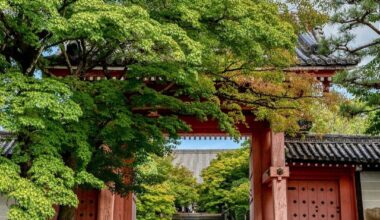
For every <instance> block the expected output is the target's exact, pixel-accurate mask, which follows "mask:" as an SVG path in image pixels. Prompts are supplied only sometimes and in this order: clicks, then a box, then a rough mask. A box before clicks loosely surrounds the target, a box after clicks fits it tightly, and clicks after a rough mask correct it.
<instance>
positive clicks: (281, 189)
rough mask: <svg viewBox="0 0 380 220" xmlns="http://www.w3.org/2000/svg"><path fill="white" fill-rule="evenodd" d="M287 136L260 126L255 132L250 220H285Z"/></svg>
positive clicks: (253, 138)
mask: <svg viewBox="0 0 380 220" xmlns="http://www.w3.org/2000/svg"><path fill="white" fill-rule="evenodd" d="M284 140H285V138H284V134H283V133H274V132H272V131H271V130H270V128H269V126H264V125H263V126H260V127H256V129H254V132H253V133H252V146H251V147H252V150H251V183H252V187H253V190H252V191H253V195H252V196H253V200H252V203H251V217H250V218H251V220H286V219H287V199H286V193H287V189H286V178H287V177H288V176H289V168H288V167H285V144H284Z"/></svg>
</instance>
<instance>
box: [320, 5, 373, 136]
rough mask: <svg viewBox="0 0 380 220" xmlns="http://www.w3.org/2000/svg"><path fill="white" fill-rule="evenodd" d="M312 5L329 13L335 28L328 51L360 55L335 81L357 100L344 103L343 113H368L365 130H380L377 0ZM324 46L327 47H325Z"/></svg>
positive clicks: (371, 131)
mask: <svg viewBox="0 0 380 220" xmlns="http://www.w3.org/2000/svg"><path fill="white" fill-rule="evenodd" d="M313 3H314V6H315V7H314V8H315V9H317V10H319V11H323V12H324V13H325V14H326V15H329V21H330V22H331V23H332V24H334V25H335V26H336V27H338V32H339V33H337V34H336V35H334V36H333V37H331V38H330V39H327V44H326V45H327V46H328V47H327V50H326V51H327V52H330V53H338V54H343V55H346V56H357V57H360V58H362V61H363V62H362V63H361V65H359V66H358V67H357V68H354V69H352V70H347V71H343V72H341V73H340V74H338V75H337V76H336V77H335V82H336V83H338V84H340V85H341V86H343V87H344V88H346V89H347V91H348V92H349V93H351V94H353V95H354V96H355V97H356V98H357V99H358V102H356V103H351V104H346V105H343V108H342V111H343V112H344V113H345V114H346V115H358V114H359V115H360V114H367V115H368V116H369V117H370V118H371V120H370V126H369V128H368V130H367V133H370V134H379V133H380V120H379V119H380V74H379V71H380V55H379V54H380V53H379V52H380V28H379V25H378V23H379V22H380V14H379V7H380V3H379V1H376V0H365V1H349V0H343V1H340V0H339V1H337V0H316V1H313ZM363 32H366V33H368V36H370V37H369V39H368V40H363V41H360V40H359V39H358V33H363ZM325 49H326V48H325Z"/></svg>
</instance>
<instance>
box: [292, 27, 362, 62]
mask: <svg viewBox="0 0 380 220" xmlns="http://www.w3.org/2000/svg"><path fill="white" fill-rule="evenodd" d="M323 39H324V35H323V31H322V29H321V28H315V29H314V30H312V31H310V32H306V33H302V34H300V35H299V36H298V43H297V48H296V54H297V58H298V65H299V66H353V65H357V64H358V63H359V58H358V57H354V56H345V57H343V56H339V57H337V56H335V55H334V54H329V55H323V54H321V53H320V51H319V49H320V44H321V41H322V40H323Z"/></svg>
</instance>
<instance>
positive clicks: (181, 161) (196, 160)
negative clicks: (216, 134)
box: [173, 149, 229, 183]
mask: <svg viewBox="0 0 380 220" xmlns="http://www.w3.org/2000/svg"><path fill="white" fill-rule="evenodd" d="M225 151H229V150H227V149H226V150H224V149H221V150H174V151H173V155H174V160H173V164H174V165H180V166H184V167H186V168H187V169H189V170H190V171H191V172H193V174H194V177H196V178H197V182H198V183H202V177H201V172H202V170H203V169H204V168H207V167H208V166H210V163H211V161H212V160H213V159H215V158H216V156H217V155H218V153H220V152H225Z"/></svg>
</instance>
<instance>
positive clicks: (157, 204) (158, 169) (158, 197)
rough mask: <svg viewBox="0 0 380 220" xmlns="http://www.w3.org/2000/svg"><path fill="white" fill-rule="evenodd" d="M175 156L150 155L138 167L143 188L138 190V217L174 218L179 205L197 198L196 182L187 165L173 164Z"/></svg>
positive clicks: (184, 204)
mask: <svg viewBox="0 0 380 220" xmlns="http://www.w3.org/2000/svg"><path fill="white" fill-rule="evenodd" d="M172 160H173V158H172V157H171V156H167V157H163V158H160V157H157V156H152V157H150V160H149V162H147V163H145V164H144V165H141V166H139V167H138V169H137V172H138V175H139V180H140V181H141V182H142V190H141V191H140V192H139V193H138V194H137V218H138V219H143V220H153V219H154V220H156V219H168V220H169V219H172V216H173V214H175V213H176V212H177V208H181V207H187V206H189V205H192V204H194V203H195V202H196V201H197V200H198V197H199V195H198V192H197V183H196V179H195V178H194V176H193V173H192V172H191V171H189V170H188V169H186V168H185V167H182V166H178V165H173V162H172Z"/></svg>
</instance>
